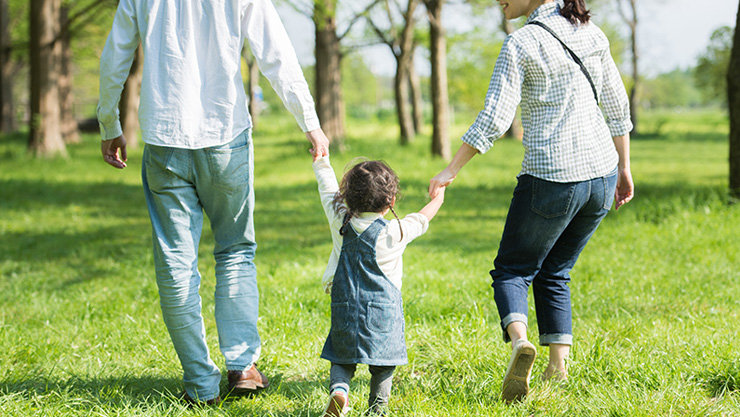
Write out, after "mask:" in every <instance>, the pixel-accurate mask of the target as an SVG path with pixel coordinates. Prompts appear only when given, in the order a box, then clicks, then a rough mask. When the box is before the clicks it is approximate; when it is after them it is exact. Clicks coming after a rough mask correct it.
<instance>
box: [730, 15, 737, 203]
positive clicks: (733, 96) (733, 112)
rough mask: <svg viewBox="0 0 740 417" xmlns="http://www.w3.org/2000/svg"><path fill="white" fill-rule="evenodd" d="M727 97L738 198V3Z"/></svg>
mask: <svg viewBox="0 0 740 417" xmlns="http://www.w3.org/2000/svg"><path fill="white" fill-rule="evenodd" d="M727 97H728V103H729V109H730V195H731V196H732V198H734V199H736V200H740V5H739V6H738V12H737V22H736V24H735V37H734V39H733V43H732V53H731V55H730V67H729V69H728V71H727Z"/></svg>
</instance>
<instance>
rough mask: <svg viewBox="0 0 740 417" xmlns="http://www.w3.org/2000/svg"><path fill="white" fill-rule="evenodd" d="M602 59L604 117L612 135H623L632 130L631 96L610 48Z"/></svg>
mask: <svg viewBox="0 0 740 417" xmlns="http://www.w3.org/2000/svg"><path fill="white" fill-rule="evenodd" d="M607 42H608V40H607ZM601 61H602V67H603V69H604V81H603V83H602V87H601V94H600V97H601V105H602V108H603V111H604V119H605V120H606V125H607V126H608V127H609V133H610V134H611V135H612V136H623V135H626V134H628V133H629V132H631V131H632V120H631V119H630V102H629V98H628V97H627V92H626V91H625V89H624V83H622V77H621V76H620V75H619V70H618V69H617V65H616V64H615V63H614V59H612V56H611V53H610V52H609V48H606V49H605V50H604V51H603V55H602V60H601Z"/></svg>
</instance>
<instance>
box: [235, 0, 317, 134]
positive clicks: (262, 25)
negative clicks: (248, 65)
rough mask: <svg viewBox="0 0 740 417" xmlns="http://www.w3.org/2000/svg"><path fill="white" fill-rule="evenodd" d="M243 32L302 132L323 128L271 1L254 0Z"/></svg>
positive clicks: (246, 17) (293, 52) (243, 23)
mask: <svg viewBox="0 0 740 417" xmlns="http://www.w3.org/2000/svg"><path fill="white" fill-rule="evenodd" d="M242 33H244V34H245V36H246V38H247V41H248V42H249V46H250V48H251V50H252V53H253V54H254V57H255V59H256V61H257V65H258V66H259V68H260V71H262V74H264V75H265V77H266V78H267V79H268V80H269V81H270V85H271V86H272V88H273V89H274V90H275V92H276V93H277V95H278V96H279V97H280V99H281V100H282V101H283V104H284V105H285V107H286V108H287V109H288V111H290V112H291V113H292V114H293V117H295V119H296V122H298V125H299V126H300V127H301V130H303V131H304V132H308V131H311V130H315V129H318V128H319V127H320V124H319V118H318V116H317V115H316V108H315V105H314V101H313V97H312V96H311V92H310V90H309V88H308V84H307V83H306V79H305V78H304V76H303V71H302V70H301V66H300V64H299V63H298V58H297V57H296V53H295V49H294V48H293V45H292V44H291V42H290V39H289V38H288V34H287V32H286V31H285V27H284V26H283V23H282V22H281V20H280V16H279V15H278V13H277V10H275V7H274V6H273V5H272V2H270V1H269V0H254V1H253V2H252V3H251V4H250V5H249V6H248V7H247V10H246V13H245V14H244V16H243V18H242Z"/></svg>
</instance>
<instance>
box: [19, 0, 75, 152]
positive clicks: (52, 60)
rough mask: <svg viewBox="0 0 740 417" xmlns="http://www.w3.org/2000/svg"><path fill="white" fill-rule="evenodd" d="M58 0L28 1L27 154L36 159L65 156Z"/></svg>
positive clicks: (59, 6) (59, 1) (59, 8)
mask: <svg viewBox="0 0 740 417" xmlns="http://www.w3.org/2000/svg"><path fill="white" fill-rule="evenodd" d="M60 10H61V0H31V13H30V19H31V25H30V38H31V45H30V54H31V59H30V61H31V77H30V79H31V85H30V88H31V119H30V135H29V143H28V147H29V150H31V151H32V152H34V153H35V154H36V155H39V156H52V155H66V154H67V151H66V147H65V145H64V140H63V139H62V134H61V111H60V108H61V104H60V97H59V74H60V66H61V65H60V64H61V61H62V60H61V53H62V47H61V46H62V45H61V42H59V39H58V35H59V32H60V22H61V20H60Z"/></svg>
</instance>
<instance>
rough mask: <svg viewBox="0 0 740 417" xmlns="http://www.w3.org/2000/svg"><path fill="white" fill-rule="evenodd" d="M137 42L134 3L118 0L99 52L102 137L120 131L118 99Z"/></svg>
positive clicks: (120, 133)
mask: <svg viewBox="0 0 740 417" xmlns="http://www.w3.org/2000/svg"><path fill="white" fill-rule="evenodd" d="M138 46H139V30H138V24H137V21H136V14H135V11H134V5H133V3H132V1H131V0H121V2H120V3H119V4H118V9H117V10H116V15H115V17H114V19H113V28H112V29H111V31H110V34H109V35H108V39H107V40H106V42H105V47H104V48H103V53H102V54H101V56H100V101H99V102H98V108H97V116H98V123H99V124H100V134H101V136H102V139H103V140H108V139H114V138H117V137H119V136H121V135H122V134H123V129H122V128H121V121H120V119H119V112H118V102H119V101H120V99H121V92H122V91H123V86H124V84H125V83H126V79H127V78H128V74H129V71H130V70H131V63H132V62H133V60H134V54H135V53H136V48H137V47H138Z"/></svg>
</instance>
